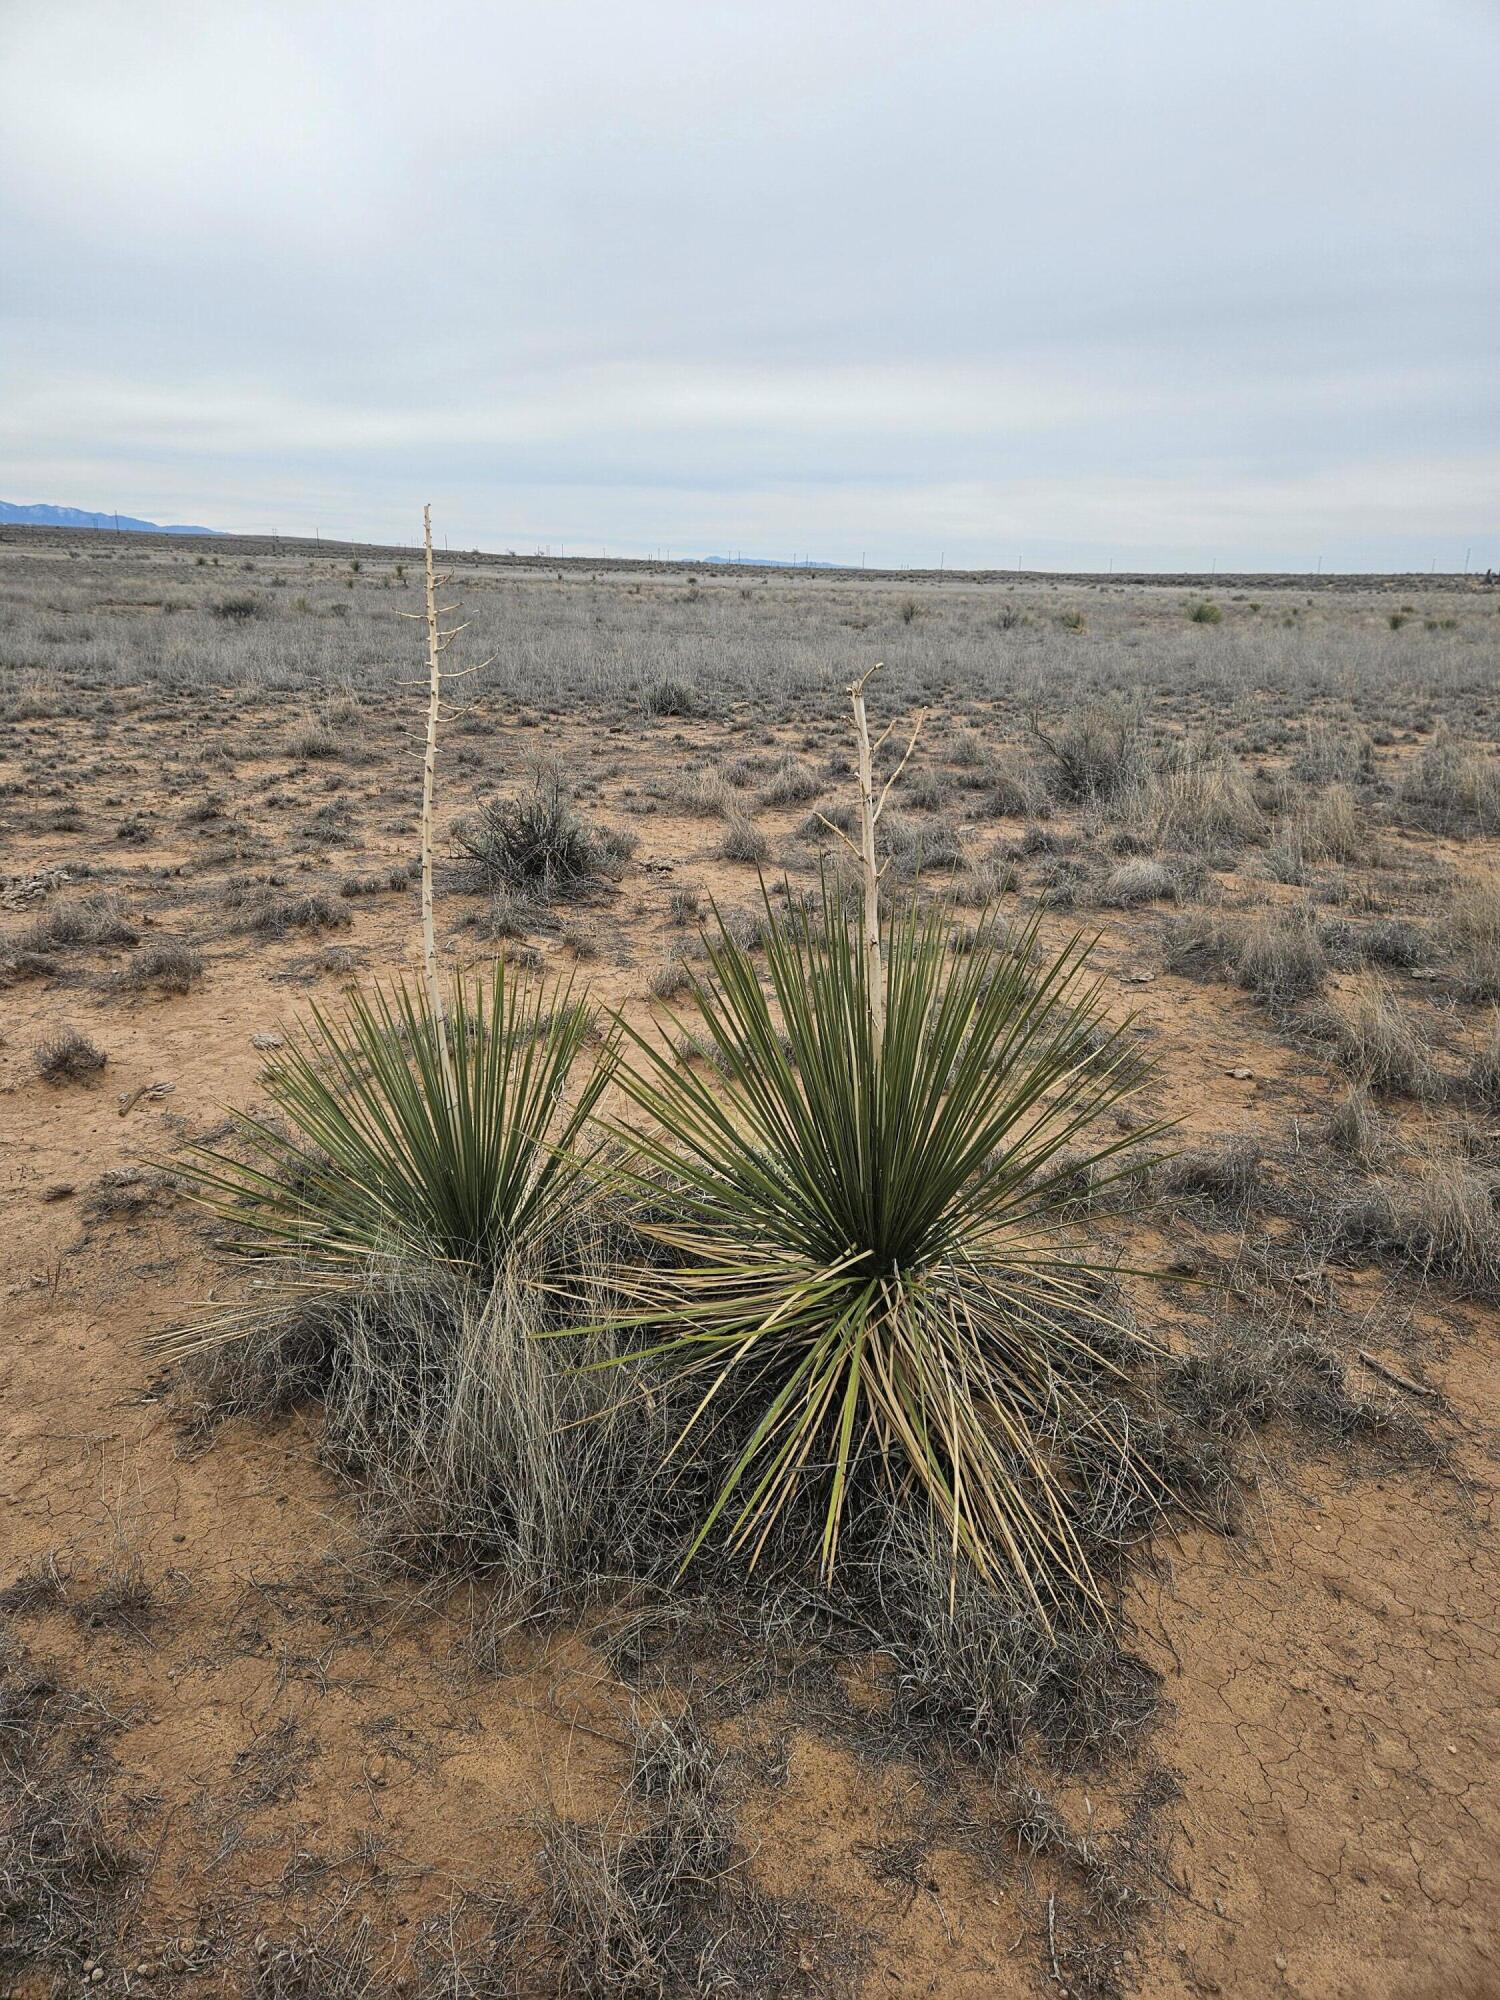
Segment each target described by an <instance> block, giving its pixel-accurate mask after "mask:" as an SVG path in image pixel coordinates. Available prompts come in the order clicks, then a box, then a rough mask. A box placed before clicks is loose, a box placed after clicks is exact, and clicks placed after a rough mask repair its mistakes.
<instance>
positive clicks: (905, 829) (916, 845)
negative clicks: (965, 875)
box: [876, 807, 964, 881]
mask: <svg viewBox="0 0 1500 2000" xmlns="http://www.w3.org/2000/svg"><path fill="white" fill-rule="evenodd" d="M876 849H877V852H878V853H879V854H880V855H881V856H882V857H883V858H884V859H885V860H886V861H887V862H888V863H889V866H890V872H891V874H892V875H894V876H896V877H897V878H898V879H899V880H902V881H912V880H914V879H915V878H916V877H917V876H918V875H921V874H924V873H925V872H927V871H928V870H934V869H943V870H947V871H949V872H950V873H952V872H954V871H956V870H958V869H960V868H962V867H963V862H964V851H963V844H962V842H961V841H960V840H959V837H958V835H957V833H956V832H955V831H954V829H953V828H952V827H951V826H950V825H949V824H948V822H947V821H946V820H942V819H914V818H913V817H912V815H911V814H910V813H906V812H898V811H896V809H895V808H894V807H888V808H887V809H886V811H885V812H884V813H883V814H882V815H881V819H880V825H879V827H878V828H877V830H876Z"/></svg>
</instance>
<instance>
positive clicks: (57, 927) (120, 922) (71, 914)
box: [16, 890, 140, 957]
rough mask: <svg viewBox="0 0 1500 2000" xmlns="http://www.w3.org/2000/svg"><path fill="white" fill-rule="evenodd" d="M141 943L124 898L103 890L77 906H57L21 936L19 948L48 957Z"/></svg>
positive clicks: (67, 904)
mask: <svg viewBox="0 0 1500 2000" xmlns="http://www.w3.org/2000/svg"><path fill="white" fill-rule="evenodd" d="M139 942H140V932H139V931H138V930H137V928H136V926H135V925H134V924H133V923H132V922H131V921H130V915H129V911H128V909H127V908H126V904H125V899H124V897H123V896H119V895H117V894H115V893H114V891H112V890H103V891H100V892H98V893H97V894H95V895H91V896H84V897H82V898H81V899H80V900H79V901H78V902H76V903H59V904H57V905H56V906H55V907H54V908H53V909H50V910H48V911H47V912H46V914H45V915H44V916H40V917H38V918H37V919H36V921H35V923H32V924H29V925H28V926H27V927H26V929H25V930H23V931H22V932H21V934H20V936H19V937H18V938H17V940H16V947H17V949H18V950H20V951H22V952H25V953H35V954H36V955H37V956H38V957H48V956H50V955H51V954H52V953H53V952H57V951H66V950H68V949H71V948H75V947H76V948H79V949H98V948H99V947H101V946H105V945H131V944H138V943H139Z"/></svg>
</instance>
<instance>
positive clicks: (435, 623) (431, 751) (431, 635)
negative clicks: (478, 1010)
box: [401, 505, 490, 1101]
mask: <svg viewBox="0 0 1500 2000" xmlns="http://www.w3.org/2000/svg"><path fill="white" fill-rule="evenodd" d="M422 553H423V567H424V584H425V590H426V609H425V611H421V612H417V611H406V612H403V613H402V614H401V615H402V616H403V617H404V618H423V619H425V622H426V625H427V744H426V749H425V751H424V753H423V757H422V834H421V838H422V963H423V970H424V973H425V976H426V980H427V997H428V1000H429V1002H430V1003H431V1008H432V1019H433V1023H434V1026H435V1028H436V1030H437V1037H438V1048H439V1051H440V1053H441V1057H442V1064H443V1082H444V1085H445V1087H446V1089H447V1091H448V1095H449V1098H450V1101H451V1100H452V1099H453V1097H454V1096H455V1094H456V1093H455V1087H454V1078H453V1059H452V1056H451V1054H450V1052H449V1049H448V1014H447V1009H446V1007H445V1006H444V1004H443V989H442V984H441V982H440V981H439V979H438V958H437V926H436V924H435V922H434V920H433V914H432V850H433V794H434V790H435V788H436V779H437V745H438V723H439V721H440V720H441V718H442V713H443V683H444V682H445V681H449V680H463V679H464V678H466V677H467V676H468V675H469V674H475V673H478V672H479V670H480V667H487V666H488V665H489V664H490V662H489V661H488V660H481V661H480V662H479V663H478V664H477V665H476V666H472V667H464V668H463V669H462V670H461V671H460V672H458V673H454V672H452V671H451V670H450V669H448V668H446V667H444V665H443V655H444V654H445V653H446V652H447V650H448V648H449V647H450V646H451V645H452V644H453V641H454V640H455V639H456V638H457V637H458V635H459V633H460V632H463V631H466V630H467V629H468V627H467V625H466V624H465V625H450V626H446V627H445V626H444V624H443V622H442V621H443V619H444V618H445V617H447V615H448V614H449V613H450V612H452V611H456V610H457V609H458V606H457V605H456V604H439V603H438V581H439V579H438V575H437V571H436V569H435V567H434V564H433V558H432V508H431V506H430V505H428V506H425V507H424V508H423V509H422ZM407 685H412V683H407ZM418 685H419V684H418Z"/></svg>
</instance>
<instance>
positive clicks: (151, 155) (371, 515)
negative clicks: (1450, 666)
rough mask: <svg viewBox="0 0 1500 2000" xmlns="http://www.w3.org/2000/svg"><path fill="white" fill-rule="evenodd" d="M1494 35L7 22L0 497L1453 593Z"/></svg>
mask: <svg viewBox="0 0 1500 2000" xmlns="http://www.w3.org/2000/svg"><path fill="white" fill-rule="evenodd" d="M1497 78H1500V11H1497V9H1496V8H1495V7H1494V6H1493V5H1491V4H1483V5H1479V4H1465V0H1434V3H1433V4H1429V5H1426V6H1421V7H1419V6H1418V5H1416V4H1414V0H1413V3H1412V4H1397V0H1372V4H1371V5H1369V6H1367V7H1366V8H1364V9H1362V10H1359V11H1358V12H1352V11H1351V10H1349V9H1348V8H1347V7H1346V6H1342V5H1333V4H1324V0H1254V4H1251V0H1223V4H1220V5H1216V6H1204V5H1203V4H1202V0H987V4H979V0H976V4H962V0H932V3H931V4H929V5H928V6H927V7H925V8H923V9H919V10H914V9H911V8H910V7H906V6H902V7H897V6H895V5H889V4H884V0H876V4H866V5H862V6H860V7H858V8H855V7H853V6H851V5H848V4H845V0H823V4H817V0H814V4H811V5H809V4H807V0H803V4H802V5H800V6H793V5H791V4H782V0H757V4H755V5H752V6H749V7H739V8H734V9H731V8H729V7H727V6H719V5H716V4H705V0H697V3H696V4H692V5H688V4H665V0H642V4H638V5H636V6H635V7H632V8H629V9H624V8H618V7H614V6H607V5H605V4H603V0H550V4H549V5H548V6H547V7H543V8H535V7H532V8H522V7H520V6H517V5H514V4H511V5H506V6H493V5H482V4H478V0H475V4H473V5H461V4H452V3H451V0H450V4H439V5H436V6H434V7H431V8H428V9H425V10H417V9H410V8H407V7H399V8H398V7H397V6H395V5H385V4H376V5H369V4H362V5H359V6H355V5H353V4H347V5H340V4H322V5H319V4H306V0H304V4H301V5H283V4H279V0H261V3H260V4H258V5H257V6H256V7H254V8H243V7H234V6H231V5H229V4H228V0H208V4H203V0H199V4H197V5H194V6H179V5H163V4H159V0H134V4H132V5H131V6H130V7H126V8H121V7H119V6H116V5H114V4H98V5H92V4H86V0H11V4H10V6H9V7H8V8H7V9H6V10H5V13H4V16H3V22H0V239H3V240H0V366H3V371H4V379H5V385H6V388H5V394H4V397H3V399H0V465H3V467H4V473H3V490H4V493H5V497H7V498H13V499H31V498H38V499H40V498H46V499H55V500H60V501H66V502H71V503H73V504H79V505H88V506H93V505H100V506H111V505H120V506H121V507H128V508H129V509H130V510H131V511H133V512H146V513H155V514H157V515H159V516H163V517H166V516H170V517H172V518H185V519H199V518H202V519H209V520H213V521H216V522H218V523H220V524H222V525H224V526H227V527H243V528H247V529H261V528H281V529H283V530H284V531H287V532H296V531H300V530H310V529H311V528H312V527H313V526H315V525H316V526H320V527H321V528H322V529H323V531H324V532H325V533H335V534H336V533H351V534H358V535H371V536H381V537H387V536H388V537H398V536H399V537H401V538H402V539H407V538H409V537H410V535H411V533H412V524H413V521H414V519H415V518H416V517H417V514H418V510H419V508H420V503H421V501H422V500H423V499H426V498H429V497H430V498H431V499H432V500H433V501H434V503H435V506H436V508H437V511H438V515H439V519H440V520H441V521H442V522H444V523H445V524H446V525H447V527H448V529H449V531H450V534H451V538H452V539H453V540H454V541H455V542H456V543H458V542H464V543H467V542H482V543H485V544H487V545H492V546H493V545H499V546H502V547H505V546H517V547H526V546H531V545H533V544H534V543H536V542H546V543H548V544H551V545H553V546H559V545H566V544H571V545H572V546H574V547H578V548H582V547H603V546H608V547H610V548H611V549H613V550H616V551H621V552H625V551H629V550H640V549H651V548H656V547H661V546H671V547H673V548H674V549H678V550H681V551H683V552H709V551H715V550H720V551H722V550H725V549H728V548H731V547H740V548H744V549H747V550H754V551H758V552H764V553H770V554H791V553H794V552H795V553H802V552H811V553H813V554H815V555H821V556H825V557H828V558H851V557H852V558H855V559H857V558H858V557H859V556H860V555H861V554H862V553H863V554H866V555H868V557H869V559H870V560H871V561H872V562H877V561H894V562H908V561H910V562H925V561H935V560H937V558H938V556H939V555H940V554H942V555H945V556H946V559H947V560H948V561H949V562H950V563H955V564H957V563H1011V562H1014V561H1016V560H1018V559H1022V560H1025V561H1027V562H1029V563H1052V564H1057V565H1071V564H1075V563H1076V564H1084V563H1088V564H1097V565H1098V566H1100V567H1102V566H1103V565H1104V563H1105V562H1106V561H1107V560H1110V559H1113V560H1115V561H1117V562H1118V563H1121V564H1133V563H1141V564H1154V565H1159V566H1162V567H1177V566H1185V565H1196V564H1199V563H1207V562H1209V561H1211V560H1216V561H1218V562H1219V563H1220V565H1221V566H1232V565H1244V566H1261V565H1275V566H1288V567H1310V566H1311V565H1312V564H1313V562H1314V561H1315V560H1316V559H1317V558H1319V557H1321V558H1322V559H1323V561H1324V563H1325V566H1328V567H1337V566H1351V567H1353V566H1373V567H1382V566H1401V567H1405V566H1408V565H1420V566H1422V567H1425V566H1426V564H1427V562H1428V561H1429V560H1431V559H1434V558H1436V559H1437V560H1438V562H1439V564H1440V566H1451V565H1454V564H1456V563H1458V562H1460V561H1461V560H1462V558H1463V553H1464V549H1465V547H1466V546H1473V548H1474V550H1475V557H1476V560H1477V561H1479V562H1481V563H1482V562H1485V561H1492V562H1497V563H1500V423H1497V418H1500V390H1497V387H1496V381H1497V370H1496V368H1495V359H1496V355H1495V349H1496V340H1495V333H1494V329H1495V327H1496V326H1497V325H1500V261H1497V256H1496V252H1497V249H1500V204H1497V203H1496V201H1495V198H1494V189H1495V187H1496V186H1497V185H1500V171H1497V170H1500V128H1497V121H1496V120H1495V118H1494V116H1493V103H1494V94H1495V91H1496V88H1497V81H1496V80H1497Z"/></svg>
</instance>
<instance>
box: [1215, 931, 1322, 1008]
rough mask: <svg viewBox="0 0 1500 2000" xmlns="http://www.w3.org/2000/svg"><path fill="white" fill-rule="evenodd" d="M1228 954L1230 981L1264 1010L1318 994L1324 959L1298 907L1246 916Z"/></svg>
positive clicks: (1315, 936) (1320, 947)
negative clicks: (1252, 996) (1243, 990)
mask: <svg viewBox="0 0 1500 2000" xmlns="http://www.w3.org/2000/svg"><path fill="white" fill-rule="evenodd" d="M1232 949H1233V959H1232V965H1233V972H1234V977H1235V979H1236V980H1237V981H1238V982H1239V984H1240V985H1241V986H1243V987H1245V988H1246V989H1247V990H1248V991H1250V992H1251V993H1253V994H1254V995H1255V997H1256V998H1257V999H1258V1000H1263V1001H1265V1002H1266V1003H1267V1005H1270V1006H1286V1005H1288V1004H1290V1003H1291V1002H1293V1001H1297V1000H1306V999H1309V998H1310V997H1311V996H1312V995H1313V994H1315V993H1319V992H1321V991H1322V988H1323V981H1324V979H1325V978H1326V976H1327V972H1328V958H1327V954H1326V953H1325V952H1324V949H1323V945H1322V942H1321V940H1320V939H1319V937H1318V933H1317V929H1316V927H1315V925H1314V923H1313V920H1312V916H1311V913H1310V912H1309V911H1308V910H1307V909H1306V908H1304V907H1299V908H1297V909H1293V910H1267V911H1264V912H1261V913H1259V914H1257V915H1255V916H1252V917H1250V918H1249V919H1248V920H1247V921H1246V923H1245V924H1244V927H1243V929H1242V930H1241V931H1240V933H1239V936H1238V938H1237V940H1236V941H1235V943H1234V945H1233V948H1232Z"/></svg>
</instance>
